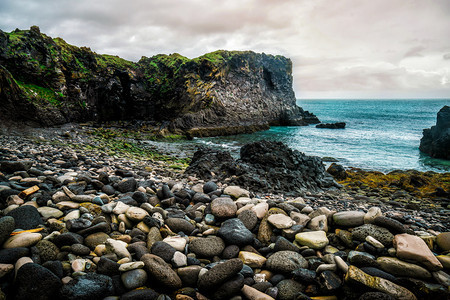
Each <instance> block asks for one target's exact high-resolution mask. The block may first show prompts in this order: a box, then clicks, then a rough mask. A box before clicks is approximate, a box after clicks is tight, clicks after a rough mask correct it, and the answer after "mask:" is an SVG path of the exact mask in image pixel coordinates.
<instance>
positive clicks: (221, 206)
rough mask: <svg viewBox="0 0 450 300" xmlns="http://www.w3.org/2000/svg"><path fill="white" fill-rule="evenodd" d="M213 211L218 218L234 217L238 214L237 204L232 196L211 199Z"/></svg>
mask: <svg viewBox="0 0 450 300" xmlns="http://www.w3.org/2000/svg"><path fill="white" fill-rule="evenodd" d="M210 207H211V213H212V214H213V215H214V216H215V217H217V218H232V217H234V216H235V215H236V211H237V205H236V203H234V201H233V200H232V199H231V198H228V197H219V198H216V199H214V200H213V201H211V206H210Z"/></svg>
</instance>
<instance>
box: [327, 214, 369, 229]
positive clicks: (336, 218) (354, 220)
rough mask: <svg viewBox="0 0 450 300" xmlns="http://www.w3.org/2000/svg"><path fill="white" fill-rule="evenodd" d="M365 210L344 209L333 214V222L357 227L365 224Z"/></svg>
mask: <svg viewBox="0 0 450 300" xmlns="http://www.w3.org/2000/svg"><path fill="white" fill-rule="evenodd" d="M365 215H366V214H365V213H364V212H363V211H342V212H337V213H335V214H334V215H333V222H334V224H336V225H338V226H345V227H356V226H360V225H363V224H364V216H365Z"/></svg>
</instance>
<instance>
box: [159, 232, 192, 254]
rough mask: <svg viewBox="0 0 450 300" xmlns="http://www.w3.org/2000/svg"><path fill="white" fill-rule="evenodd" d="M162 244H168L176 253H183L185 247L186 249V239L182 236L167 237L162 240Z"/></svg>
mask: <svg viewBox="0 0 450 300" xmlns="http://www.w3.org/2000/svg"><path fill="white" fill-rule="evenodd" d="M163 242H166V243H167V244H169V245H170V246H172V247H173V248H175V249H176V250H178V251H182V252H183V251H184V249H185V247H186V243H187V241H186V239H185V238H184V237H182V236H179V235H177V236H168V237H166V238H165V239H163Z"/></svg>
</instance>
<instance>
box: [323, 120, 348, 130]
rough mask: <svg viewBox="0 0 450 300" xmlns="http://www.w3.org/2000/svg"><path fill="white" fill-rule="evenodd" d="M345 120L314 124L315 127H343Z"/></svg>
mask: <svg viewBox="0 0 450 300" xmlns="http://www.w3.org/2000/svg"><path fill="white" fill-rule="evenodd" d="M345 125H346V124H345V122H336V123H320V124H317V125H316V128H328V129H344V128H345Z"/></svg>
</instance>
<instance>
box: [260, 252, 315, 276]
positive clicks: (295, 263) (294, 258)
mask: <svg viewBox="0 0 450 300" xmlns="http://www.w3.org/2000/svg"><path fill="white" fill-rule="evenodd" d="M266 267H267V269H269V270H272V271H274V272H280V273H290V272H292V271H294V270H296V269H298V268H307V267H308V262H307V261H306V259H305V258H304V257H303V256H301V255H300V254H299V253H297V252H294V251H279V252H275V253H274V254H272V255H271V256H270V257H269V258H268V259H267V261H266Z"/></svg>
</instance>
